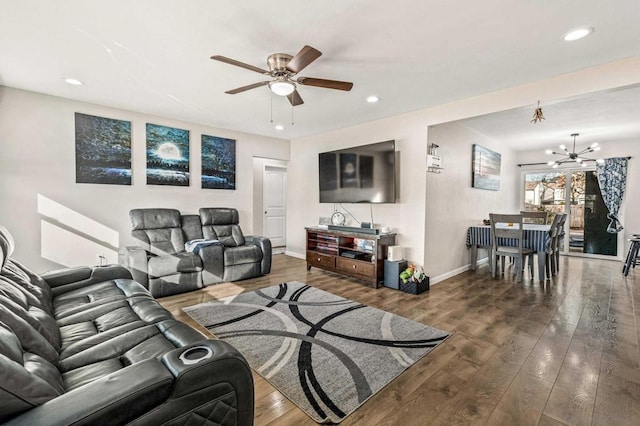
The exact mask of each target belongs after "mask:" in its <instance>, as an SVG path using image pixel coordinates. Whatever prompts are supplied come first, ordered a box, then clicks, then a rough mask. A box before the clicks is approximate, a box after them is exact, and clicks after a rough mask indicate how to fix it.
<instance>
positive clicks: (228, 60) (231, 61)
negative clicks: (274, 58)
mask: <svg viewBox="0 0 640 426" xmlns="http://www.w3.org/2000/svg"><path fill="white" fill-rule="evenodd" d="M211 59H213V60H214V61H220V62H224V63H225V64H230V65H235V66H236V67H240V68H244V69H248V70H251V71H255V72H259V73H260V74H266V75H269V71H267V70H263V69H262V68H258V67H254V66H253V65H249V64H245V63H244V62H240V61H236V60H235V59H231V58H227V57H226V56H220V55H214V56H212V57H211Z"/></svg>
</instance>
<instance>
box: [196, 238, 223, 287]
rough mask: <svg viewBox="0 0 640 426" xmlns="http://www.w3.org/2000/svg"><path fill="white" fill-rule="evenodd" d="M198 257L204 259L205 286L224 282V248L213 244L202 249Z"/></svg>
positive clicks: (203, 281) (203, 276) (203, 274)
mask: <svg viewBox="0 0 640 426" xmlns="http://www.w3.org/2000/svg"><path fill="white" fill-rule="evenodd" d="M198 255H199V256H200V258H201V259H202V283H203V284H204V285H210V284H216V283H220V282H222V278H223V277H224V246H223V245H222V244H212V245H208V246H206V247H201V248H200V249H199V250H198Z"/></svg>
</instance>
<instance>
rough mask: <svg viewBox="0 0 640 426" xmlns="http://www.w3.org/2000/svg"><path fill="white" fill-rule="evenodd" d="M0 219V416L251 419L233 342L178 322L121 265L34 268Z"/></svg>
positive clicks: (107, 420) (248, 390) (44, 420)
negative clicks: (16, 253) (21, 258)
mask: <svg viewBox="0 0 640 426" xmlns="http://www.w3.org/2000/svg"><path fill="white" fill-rule="evenodd" d="M12 250H13V240H12V238H11V236H10V234H9V233H8V232H7V231H6V229H4V228H2V227H0V423H2V422H7V424H10V425H54V424H55V425H95V424H131V425H158V424H170V425H187V424H219V425H251V424H253V398H254V396H253V379H252V375H251V370H250V369H249V366H248V365H247V363H246V361H245V359H244V358H243V357H242V355H241V354H240V353H238V352H237V351H236V350H235V349H234V348H233V347H232V346H231V345H229V344H227V343H225V342H223V341H220V340H208V339H204V338H203V336H202V335H201V334H200V333H199V332H197V331H196V330H195V329H193V328H191V327H189V326H188V325H186V324H184V323H182V322H180V321H177V320H176V319H175V318H173V316H172V315H171V314H170V313H169V312H168V311H167V310H166V309H164V308H163V307H162V306H161V305H160V304H159V303H157V302H156V301H155V300H154V299H153V297H151V295H150V294H149V292H148V290H147V289H145V288H144V287H143V286H142V285H140V284H139V283H137V282H135V281H132V280H131V279H130V278H131V275H130V274H129V272H128V271H127V270H126V269H124V268H122V267H120V266H107V267H96V268H88V267H81V268H70V269H64V270H60V271H54V272H50V273H46V274H43V275H42V276H40V275H38V274H35V273H34V272H32V271H30V270H29V269H28V268H26V267H25V266H23V265H21V264H20V263H19V262H17V261H15V260H13V259H11V258H10V255H11V253H12Z"/></svg>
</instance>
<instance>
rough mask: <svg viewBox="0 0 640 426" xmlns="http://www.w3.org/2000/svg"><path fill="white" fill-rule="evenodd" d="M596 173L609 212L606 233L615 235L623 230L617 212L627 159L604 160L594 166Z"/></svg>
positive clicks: (625, 180) (625, 176) (624, 179)
mask: <svg viewBox="0 0 640 426" xmlns="http://www.w3.org/2000/svg"><path fill="white" fill-rule="evenodd" d="M596 171H597V172H598V185H600V192H601V193H602V199H603V201H604V205H605V206H607V209H608V210H609V214H608V215H607V218H608V219H609V226H607V232H609V233H610V234H615V233H617V232H620V231H622V229H623V228H622V223H620V220H619V219H618V212H619V211H620V205H621V204H622V198H623V197H624V190H625V187H626V186H627V158H626V157H617V158H605V160H604V163H602V164H598V165H597V166H596Z"/></svg>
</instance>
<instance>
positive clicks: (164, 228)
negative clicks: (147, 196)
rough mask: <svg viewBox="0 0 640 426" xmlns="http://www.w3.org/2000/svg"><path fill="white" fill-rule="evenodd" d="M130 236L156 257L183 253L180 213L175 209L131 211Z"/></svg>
mask: <svg viewBox="0 0 640 426" xmlns="http://www.w3.org/2000/svg"><path fill="white" fill-rule="evenodd" d="M129 218H130V219H131V224H132V232H131V235H132V236H133V237H134V238H135V239H137V240H139V241H140V242H141V243H142V244H143V246H144V249H145V250H146V251H148V252H150V253H153V254H155V255H158V256H163V255H167V254H174V253H180V252H182V251H184V235H183V234H182V222H181V219H180V212H179V211H178V210H175V209H133V210H131V211H130V212H129Z"/></svg>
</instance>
